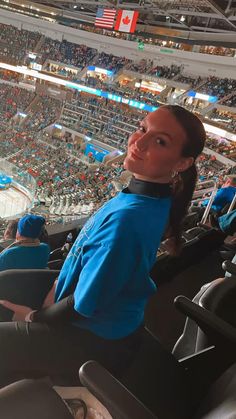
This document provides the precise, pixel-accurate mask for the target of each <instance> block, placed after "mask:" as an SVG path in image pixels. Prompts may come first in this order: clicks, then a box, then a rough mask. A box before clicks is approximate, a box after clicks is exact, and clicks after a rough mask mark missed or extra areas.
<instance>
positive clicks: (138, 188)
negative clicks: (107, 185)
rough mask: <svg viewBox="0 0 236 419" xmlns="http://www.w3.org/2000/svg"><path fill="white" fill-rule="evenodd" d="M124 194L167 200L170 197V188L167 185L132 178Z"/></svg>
mask: <svg viewBox="0 0 236 419" xmlns="http://www.w3.org/2000/svg"><path fill="white" fill-rule="evenodd" d="M124 192H126V193H133V194H138V195H146V196H150V197H152V198H168V197H169V196H171V186H170V184H169V183H154V182H147V181H146V180H140V179H136V178H135V177H134V176H133V177H132V179H131V181H130V183H129V185H128V187H127V188H126V189H125V190H124Z"/></svg>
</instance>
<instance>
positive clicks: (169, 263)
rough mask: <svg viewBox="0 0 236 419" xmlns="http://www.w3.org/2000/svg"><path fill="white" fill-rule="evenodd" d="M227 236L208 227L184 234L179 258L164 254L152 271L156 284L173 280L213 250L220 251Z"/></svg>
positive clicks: (197, 228)
mask: <svg viewBox="0 0 236 419" xmlns="http://www.w3.org/2000/svg"><path fill="white" fill-rule="evenodd" d="M224 239H225V235H224V234H223V233H222V232H221V231H220V230H217V229H214V228H210V227H208V226H207V225H201V226H199V227H194V228H192V229H190V230H187V231H185V232H184V233H183V248H182V251H181V253H180V255H179V256H178V257H174V256H170V255H169V254H167V253H166V254H164V255H163V257H158V258H157V261H156V263H155V265H154V266H153V268H152V270H151V277H152V279H153V281H155V282H156V283H158V284H159V283H160V282H165V281H166V280H167V279H168V280H171V279H172V278H173V277H174V276H175V275H177V274H178V273H179V272H181V271H183V270H184V269H186V268H187V267H188V266H190V265H192V264H194V263H197V262H198V261H199V260H201V259H202V258H203V257H205V256H206V255H208V254H209V253H210V252H211V251H212V250H215V249H218V248H219V247H220V246H221V245H222V244H223V242H224Z"/></svg>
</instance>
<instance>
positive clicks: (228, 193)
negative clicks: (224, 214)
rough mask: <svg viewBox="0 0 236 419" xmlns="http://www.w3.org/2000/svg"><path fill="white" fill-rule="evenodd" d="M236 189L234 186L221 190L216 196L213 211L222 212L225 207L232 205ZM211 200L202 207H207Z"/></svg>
mask: <svg viewBox="0 0 236 419" xmlns="http://www.w3.org/2000/svg"><path fill="white" fill-rule="evenodd" d="M235 192H236V188H235V187H234V186H227V187H226V188H220V189H219V190H218V191H217V192H216V195H215V198H214V200H213V204H212V207H211V208H212V209H213V210H214V211H216V212H219V211H221V210H222V209H223V208H224V207H225V205H227V204H230V203H231V202H232V199H233V197H234V195H235ZM208 202H209V199H206V200H205V201H203V203H202V206H204V207H206V206H207V204H208Z"/></svg>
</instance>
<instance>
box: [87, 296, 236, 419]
mask: <svg viewBox="0 0 236 419" xmlns="http://www.w3.org/2000/svg"><path fill="white" fill-rule="evenodd" d="M176 304H177V306H178V307H179V308H180V309H181V311H182V312H184V314H187V315H188V316H191V317H192V318H193V319H194V320H195V321H197V323H198V324H199V325H200V326H201V327H202V328H203V329H204V331H205V332H206V334H208V335H209V336H211V337H212V338H213V341H214V344H215V345H216V347H213V346H212V347H210V348H208V349H206V350H204V351H201V352H198V353H197V354H194V355H193V356H190V357H187V358H184V359H183V360H181V361H180V362H178V361H177V360H176V359H175V358H174V357H173V356H171V354H168V352H167V351H165V350H164V349H162V350H163V354H164V356H162V357H161V358H159V357H158V356H155V354H157V352H156V351H155V344H153V351H154V353H153V354H152V356H150V353H149V356H147V355H148V354H147V353H146V354H145V355H146V356H145V357H143V358H142V362H141V363H140V364H139V368H137V367H138V366H137V365H136V370H135V371H133V373H134V381H135V383H131V384H130V382H129V381H128V380H122V381H121V382H122V384H121V382H119V381H117V380H116V379H115V378H114V377H112V375H111V374H110V373H108V371H106V370H105V369H104V368H103V367H101V366H100V365H99V364H97V363H96V362H94V361H89V362H87V363H86V364H84V365H83V366H82V367H81V369H80V380H81V382H82V384H83V385H85V386H86V387H87V388H88V389H89V390H90V391H91V393H92V394H93V395H94V396H95V397H97V398H98V400H99V401H100V402H101V403H103V404H104V405H105V407H106V408H107V409H108V411H109V412H110V414H111V416H112V417H114V418H116V419H131V418H134V417H135V418H139V419H153V418H157V419H190V418H191V419H192V418H193V417H194V418H195V419H203V418H206V417H207V418H208V416H204V414H205V413H206V412H208V413H209V418H210V417H212V418H213V417H214V418H216V417H220V418H221V419H223V418H225V419H226V418H228V417H229V416H227V415H229V414H230V413H231V414H232V413H233V412H235V407H236V406H235V402H236V400H235V399H236V396H235V395H236V380H235V378H234V374H235V370H236V364H234V362H235V354H234V352H235V347H236V329H234V328H233V327H232V326H230V325H228V324H227V323H226V322H224V321H223V320H221V319H219V318H218V317H217V316H216V315H214V314H212V313H210V312H209V311H208V310H205V309H203V308H201V307H199V306H198V305H196V304H194V303H193V302H191V301H190V300H188V299H187V298H185V297H178V298H177V302H176ZM217 347H218V348H221V349H220V350H219V352H218V349H217ZM222 347H224V349H225V352H224V355H225V356H223V353H222ZM157 348H158V355H159V353H160V351H159V349H160V348H159V346H158V347H156V349H157ZM143 355H144V354H143ZM140 361H141V359H140ZM228 368H229V369H228ZM226 370H227V371H226ZM225 371H226V372H225ZM172 374H173V376H172ZM223 386H227V391H225V392H223V394H222V393H221V396H220V398H219V395H218V391H219V389H222V388H223ZM206 394H207V396H206ZM179 398H181V400H179ZM231 398H232V401H233V403H230V401H231ZM181 404H182V406H181ZM176 406H178V408H177V409H176ZM145 407H146V409H145ZM211 414H212V416H210V415H211ZM213 415H215V416H213ZM224 415H225V416H224Z"/></svg>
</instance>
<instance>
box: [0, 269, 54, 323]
mask: <svg viewBox="0 0 236 419" xmlns="http://www.w3.org/2000/svg"><path fill="white" fill-rule="evenodd" d="M59 272H60V271H58V270H49V269H9V270H8V271H2V272H0V299H1V300H9V301H11V302H12V303H15V304H22V305H25V306H28V307H31V308H32V309H33V310H37V309H39V308H41V307H42V304H43V302H44V299H45V297H46V295H47V294H48V292H49V291H50V289H51V287H52V285H53V283H54V281H55V279H56V278H57V277H58V274H59ZM11 318H12V311H10V310H8V309H6V308H4V307H3V306H0V321H8V320H11Z"/></svg>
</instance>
